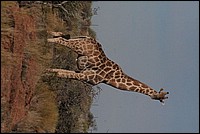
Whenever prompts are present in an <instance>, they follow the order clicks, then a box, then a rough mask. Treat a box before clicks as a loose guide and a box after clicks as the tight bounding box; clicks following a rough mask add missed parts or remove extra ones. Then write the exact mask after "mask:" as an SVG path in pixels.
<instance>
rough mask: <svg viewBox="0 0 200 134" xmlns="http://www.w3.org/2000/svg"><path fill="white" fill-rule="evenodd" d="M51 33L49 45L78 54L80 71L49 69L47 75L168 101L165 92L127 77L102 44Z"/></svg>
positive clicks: (86, 37)
mask: <svg viewBox="0 0 200 134" xmlns="http://www.w3.org/2000/svg"><path fill="white" fill-rule="evenodd" d="M49 33H50V34H51V35H53V37H54V38H49V39H47V41H48V42H49V43H56V44H59V45H63V46H66V47H68V48H70V49H72V50H73V51H75V52H76V53H77V54H78V57H77V60H76V61H77V66H78V68H79V71H71V70H64V69H51V68H50V69H46V73H56V76H57V77H61V78H70V79H76V80H80V81H84V82H87V83H90V84H92V85H97V84H99V83H105V84H107V85H110V86H112V87H115V88H117V89H120V90H124V91H133V92H138V93H142V94H144V95H148V96H150V98H151V99H154V100H159V101H160V102H161V103H164V100H165V99H167V98H168V97H166V96H165V95H166V94H169V92H164V91H163V89H162V88H161V89H160V91H159V92H157V91H156V90H154V89H152V88H151V87H149V86H148V85H146V84H144V83H142V82H140V81H139V80H136V79H134V78H132V77H130V76H128V75H127V74H125V73H124V72H123V70H122V69H121V67H120V66H119V65H118V64H116V63H115V62H113V61H112V60H110V59H109V58H108V57H107V56H106V55H105V53H104V51H103V49H102V46H101V44H100V43H99V42H98V41H96V40H95V39H94V38H91V37H88V36H80V37H76V38H68V37H69V36H64V34H63V33H61V32H49ZM65 37H67V38H65Z"/></svg>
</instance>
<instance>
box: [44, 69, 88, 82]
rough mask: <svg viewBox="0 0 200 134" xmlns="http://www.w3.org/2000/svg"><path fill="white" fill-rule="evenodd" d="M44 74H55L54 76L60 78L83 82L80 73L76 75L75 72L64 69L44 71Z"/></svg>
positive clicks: (82, 76)
mask: <svg viewBox="0 0 200 134" xmlns="http://www.w3.org/2000/svg"><path fill="white" fill-rule="evenodd" d="M46 72H50V73H56V76H57V77H61V78H70V79H77V80H85V79H84V75H83V74H82V73H76V72H75V71H70V70H64V69H46Z"/></svg>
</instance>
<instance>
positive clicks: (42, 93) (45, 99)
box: [1, 1, 96, 133]
mask: <svg viewBox="0 0 200 134" xmlns="http://www.w3.org/2000/svg"><path fill="white" fill-rule="evenodd" d="M40 2H41V3H40V4H34V2H32V3H30V2H27V3H26V2H23V5H21V6H20V8H21V10H17V12H15V13H14V12H11V10H10V9H9V8H10V7H11V6H12V7H13V6H16V7H18V4H19V3H17V2H1V7H2V9H1V10H2V13H1V17H2V22H1V35H2V37H1V39H2V42H4V43H5V42H8V41H13V40H12V38H13V37H14V27H15V23H16V22H15V19H14V17H13V16H14V14H15V15H22V16H28V17H30V18H33V20H35V24H36V25H35V26H34V27H28V26H27V28H26V29H24V30H23V31H19V33H20V32H25V34H26V35H30V36H29V37H30V38H29V39H27V40H26V44H27V45H26V46H24V48H22V49H23V50H22V52H23V54H24V55H25V57H26V58H30V59H33V60H34V61H36V63H37V74H35V75H36V77H37V78H36V79H37V84H36V85H35V90H34V93H33V95H32V98H31V101H30V107H29V108H28V109H27V115H26V117H25V118H24V119H22V120H21V121H20V122H19V123H17V124H16V125H15V126H14V128H12V132H51V133H53V132H57V133H59V132H62V133H63V132H68V133H72V132H88V129H89V128H90V127H94V124H95V120H94V119H93V115H92V113H91V112H90V106H91V104H92V99H93V97H94V91H93V89H92V87H91V86H90V85H88V84H86V83H82V82H80V81H76V80H69V79H60V78H55V77H41V76H43V71H44V70H45V69H46V68H50V67H51V68H65V69H69V70H77V67H76V62H75V59H76V56H77V54H76V53H74V52H72V51H71V50H70V49H68V48H64V47H58V46H53V45H52V44H49V43H47V38H48V34H47V31H60V32H63V33H67V34H70V35H71V36H78V35H87V36H92V37H94V38H95V37H96V34H95V32H94V31H93V30H92V29H91V28H90V24H91V17H92V12H91V4H92V2H91V1H88V2H85V1H84V2H83V1H72V2H71V1H68V2H66V3H64V4H63V5H62V6H63V7H64V8H65V10H63V9H62V8H60V7H58V6H57V4H58V3H61V1H53V3H51V2H46V4H43V2H42V1H40ZM24 18H25V17H24ZM24 21H28V20H26V19H24ZM15 32H16V31H15ZM34 35H35V36H34ZM8 44H12V43H8ZM12 51H13V50H12V47H10V46H8V49H5V48H3V49H2V51H1V63H2V65H1V66H2V67H9V66H15V65H16V59H19V57H18V56H15V55H14V54H13V53H12ZM25 60H26V59H25ZM27 68H29V65H28V64H27V63H26V62H22V74H21V75H22V76H21V77H22V80H26V79H27V77H26V71H27ZM7 103H8V102H6V101H3V103H2V104H3V105H2V106H3V110H2V111H1V113H2V115H4V113H6V112H9V110H6V107H8V106H9V104H7ZM2 119H4V120H9V119H8V118H7V119H6V116H4V117H2Z"/></svg>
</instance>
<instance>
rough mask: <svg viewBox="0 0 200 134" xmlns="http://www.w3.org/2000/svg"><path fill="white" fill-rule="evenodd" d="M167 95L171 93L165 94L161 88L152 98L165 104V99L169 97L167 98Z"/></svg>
mask: <svg viewBox="0 0 200 134" xmlns="http://www.w3.org/2000/svg"><path fill="white" fill-rule="evenodd" d="M166 94H169V92H163V89H162V88H161V89H160V91H159V92H157V93H154V94H153V95H152V96H151V98H152V99H154V100H159V101H160V102H161V103H163V104H164V99H167V98H168V97H167V96H165V95H166Z"/></svg>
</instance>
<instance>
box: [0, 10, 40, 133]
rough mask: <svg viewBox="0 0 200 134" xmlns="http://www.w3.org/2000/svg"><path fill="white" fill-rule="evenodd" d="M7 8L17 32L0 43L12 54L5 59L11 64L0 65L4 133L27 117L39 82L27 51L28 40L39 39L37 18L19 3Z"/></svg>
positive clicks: (31, 58)
mask: <svg viewBox="0 0 200 134" xmlns="http://www.w3.org/2000/svg"><path fill="white" fill-rule="evenodd" d="M7 10H8V12H9V13H10V14H9V15H11V16H13V19H14V31H13V32H11V33H10V35H9V36H3V37H2V38H3V39H2V42H1V49H2V50H1V51H5V52H6V53H7V54H8V55H9V59H6V58H5V60H6V62H9V63H10V64H6V65H2V66H1V90H2V91H1V100H2V104H3V112H2V114H3V115H2V116H3V118H4V119H3V120H2V123H1V125H2V132H4V131H7V132H8V131H10V130H12V128H13V126H14V125H15V124H16V123H18V122H19V121H20V120H22V119H23V118H24V117H25V115H26V113H27V109H28V108H29V104H30V100H31V98H32V96H33V92H34V89H35V85H36V82H37V80H36V75H37V63H36V61H35V59H34V57H31V56H30V55H28V54H26V53H25V47H26V45H28V42H29V41H30V40H33V41H34V40H36V34H35V33H34V32H33V31H34V29H35V20H34V18H33V17H31V16H29V15H27V14H23V13H22V12H21V11H20V9H19V8H18V7H17V6H14V7H10V8H8V9H7Z"/></svg>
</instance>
